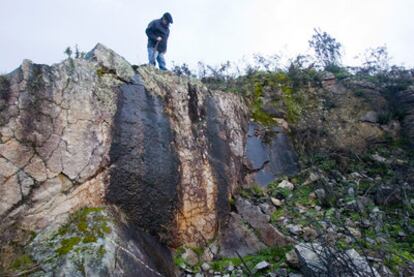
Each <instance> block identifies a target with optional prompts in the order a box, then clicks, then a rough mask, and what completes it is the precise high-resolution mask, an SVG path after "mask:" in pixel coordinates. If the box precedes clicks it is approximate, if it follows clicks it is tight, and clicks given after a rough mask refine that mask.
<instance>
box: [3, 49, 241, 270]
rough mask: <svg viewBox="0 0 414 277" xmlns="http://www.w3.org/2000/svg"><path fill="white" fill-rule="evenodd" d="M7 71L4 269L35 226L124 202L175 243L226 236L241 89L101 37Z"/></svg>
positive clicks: (136, 221) (236, 181) (131, 218)
mask: <svg viewBox="0 0 414 277" xmlns="http://www.w3.org/2000/svg"><path fill="white" fill-rule="evenodd" d="M0 81H1V82H0V91H1V100H0V107H1V111H0V203H1V204H0V216H1V217H2V221H1V222H0V230H1V231H2V232H1V235H0V241H1V255H2V257H3V258H2V267H7V266H8V265H10V264H11V263H12V261H13V257H15V256H16V253H17V252H19V251H20V252H21V251H23V250H24V249H26V246H27V242H28V241H30V240H31V234H33V232H34V233H36V234H38V233H40V234H42V233H43V232H44V230H46V228H51V227H54V228H57V226H60V225H61V224H64V223H65V222H67V220H68V217H69V215H70V214H72V213H74V212H76V211H78V210H79V209H81V208H83V207H99V206H103V205H108V204H114V205H116V206H118V207H119V208H120V210H119V213H120V214H126V218H127V220H126V222H127V223H128V224H130V227H131V228H140V229H142V230H145V231H148V232H149V233H151V234H152V235H154V236H155V237H156V238H157V239H161V241H163V242H165V243H168V244H169V245H172V246H178V245H181V244H183V243H184V244H192V245H198V244H200V243H201V242H205V241H206V240H211V239H212V238H214V237H215V235H216V234H217V232H218V230H219V226H220V222H221V220H224V219H225V218H226V216H227V214H228V213H229V205H228V199H229V198H230V196H231V194H232V193H233V192H234V191H235V190H236V189H237V188H238V187H239V186H240V184H241V182H242V178H243V176H242V173H243V170H242V161H243V154H244V146H245V135H246V132H247V118H248V110H247V107H246V105H245V104H244V102H243V100H242V99H241V97H239V96H237V95H235V94H225V93H221V92H215V91H209V90H208V89H206V88H205V87H204V86H203V85H202V84H201V83H199V82H197V81H194V80H190V79H188V78H182V77H178V76H176V75H174V74H172V73H168V72H164V73H162V72H159V71H157V70H155V69H154V68H151V67H146V66H144V67H140V68H138V71H137V72H135V71H134V70H133V69H132V67H131V65H130V64H129V63H128V62H126V61H125V60H124V59H123V58H122V57H121V56H119V55H117V54H116V53H115V52H113V51H112V50H110V49H107V48H105V47H104V46H103V45H101V44H98V45H97V46H96V47H95V48H94V49H93V50H92V51H91V52H90V53H88V54H87V55H86V58H85V59H68V60H65V61H64V62H62V63H60V64H56V65H52V66H46V65H37V64H33V63H32V62H30V61H25V62H24V63H23V64H22V66H21V67H19V68H18V69H16V70H15V71H14V72H12V73H10V74H8V75H6V76H2V77H1V80H0ZM132 226H134V227H132ZM115 227H116V228H118V227H117V226H115ZM115 227H114V228H115ZM118 233H119V232H118ZM119 236H120V237H118V238H117V239H119V240H121V241H122V240H124V239H127V238H125V236H122V235H119ZM39 238H40V237H39ZM128 240H129V239H128ZM16 241H17V245H18V247H15V245H14V246H12V245H11V244H10V242H13V243H15V242H16ZM131 243H132V246H131V245H129V246H131V247H137V249H141V250H142V249H143V248H142V247H145V245H143V244H141V242H140V241H139V240H134V239H131ZM128 249H129V248H128ZM141 250H140V251H141ZM24 251H26V250H24ZM141 252H142V251H141ZM144 252H145V251H144ZM144 252H142V253H141V254H139V253H138V252H137V253H138V254H137V255H141V256H142V257H144V258H145V255H147V254H145V253H146V252H145V253H144ZM32 254H33V253H32ZM35 256H36V255H35ZM127 256H128V255H127ZM127 256H125V259H123V258H121V260H120V261H119V262H120V263H122V262H126V263H127V261H126V259H127V258H126V257H127ZM111 259H113V257H112V258H109V260H111ZM154 266H155V267H156V264H155V265H154ZM69 268H70V267H69ZM45 270H47V268H46V269H45ZM69 271H70V270H69ZM55 273H56V271H55ZM66 273H67V272H66ZM167 275H168V274H167ZM149 276H150V275H149Z"/></svg>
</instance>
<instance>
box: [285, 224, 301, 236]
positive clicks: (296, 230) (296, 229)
mask: <svg viewBox="0 0 414 277" xmlns="http://www.w3.org/2000/svg"><path fill="white" fill-rule="evenodd" d="M287 228H288V230H289V233H291V234H293V235H300V234H301V233H302V227H301V226H300V225H293V224H289V225H288V226H287Z"/></svg>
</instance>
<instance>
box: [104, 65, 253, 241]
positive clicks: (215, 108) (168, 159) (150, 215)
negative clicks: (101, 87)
mask: <svg viewBox="0 0 414 277" xmlns="http://www.w3.org/2000/svg"><path fill="white" fill-rule="evenodd" d="M138 73H139V75H140V76H141V79H142V80H143V82H142V83H140V84H130V85H125V86H123V87H122V88H121V98H120V102H119V103H118V107H119V108H118V112H117V115H116V121H115V125H114V130H115V133H114V143H113V145H112V148H111V153H110V155H111V160H112V161H114V164H113V168H112V169H111V181H110V185H109V187H108V195H107V198H108V200H109V201H110V202H112V203H115V204H116V205H119V206H120V207H122V208H123V209H124V210H125V211H126V213H127V215H128V216H129V217H130V219H131V220H133V222H134V223H135V224H137V225H139V226H142V227H144V228H145V229H147V230H149V231H150V232H152V233H155V234H158V235H161V236H162V238H163V239H165V240H166V241H169V242H174V243H175V244H180V243H182V242H185V243H196V244H197V243H200V242H205V241H207V240H210V239H212V238H213V237H214V235H215V234H216V231H217V229H218V226H219V219H220V218H224V215H225V214H227V213H228V203H227V199H228V198H229V197H230V194H231V192H233V191H234V189H235V188H237V187H238V186H239V185H240V183H241V180H242V179H241V178H242V175H241V173H242V170H241V167H242V158H243V151H244V140H245V132H246V130H245V128H246V127H245V125H246V115H247V109H246V107H245V105H244V104H243V102H242V101H241V100H240V98H239V97H238V96H236V95H233V94H224V93H219V92H211V91H208V90H207V89H206V88H204V87H202V86H201V85H200V84H197V83H191V82H188V80H187V79H181V78H177V77H174V76H173V75H171V74H170V73H165V74H153V72H152V69H149V68H140V69H138ZM148 211H151V212H148Z"/></svg>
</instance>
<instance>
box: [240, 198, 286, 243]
mask: <svg viewBox="0 0 414 277" xmlns="http://www.w3.org/2000/svg"><path fill="white" fill-rule="evenodd" d="M236 208H237V212H238V213H239V214H240V215H241V216H242V218H243V220H245V221H246V222H247V224H248V225H249V226H250V227H251V228H252V229H253V230H255V233H256V234H258V238H259V239H260V240H261V241H262V242H263V243H264V244H266V245H267V246H284V245H287V244H289V243H290V242H291V239H290V238H289V237H286V236H285V235H283V234H282V233H281V232H280V231H279V230H277V229H276V228H275V227H274V226H273V225H272V224H270V223H269V221H270V217H269V216H268V215H266V214H264V213H262V211H261V210H260V208H259V207H258V206H255V205H253V204H252V203H250V202H249V201H248V200H246V199H243V198H237V199H236Z"/></svg>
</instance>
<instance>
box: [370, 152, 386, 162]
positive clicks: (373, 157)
mask: <svg viewBox="0 0 414 277" xmlns="http://www.w3.org/2000/svg"><path fill="white" fill-rule="evenodd" d="M371 158H372V159H373V160H374V161H376V162H379V163H385V162H386V161H387V159H386V158H384V157H382V156H380V155H378V154H374V155H372V156H371Z"/></svg>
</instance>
